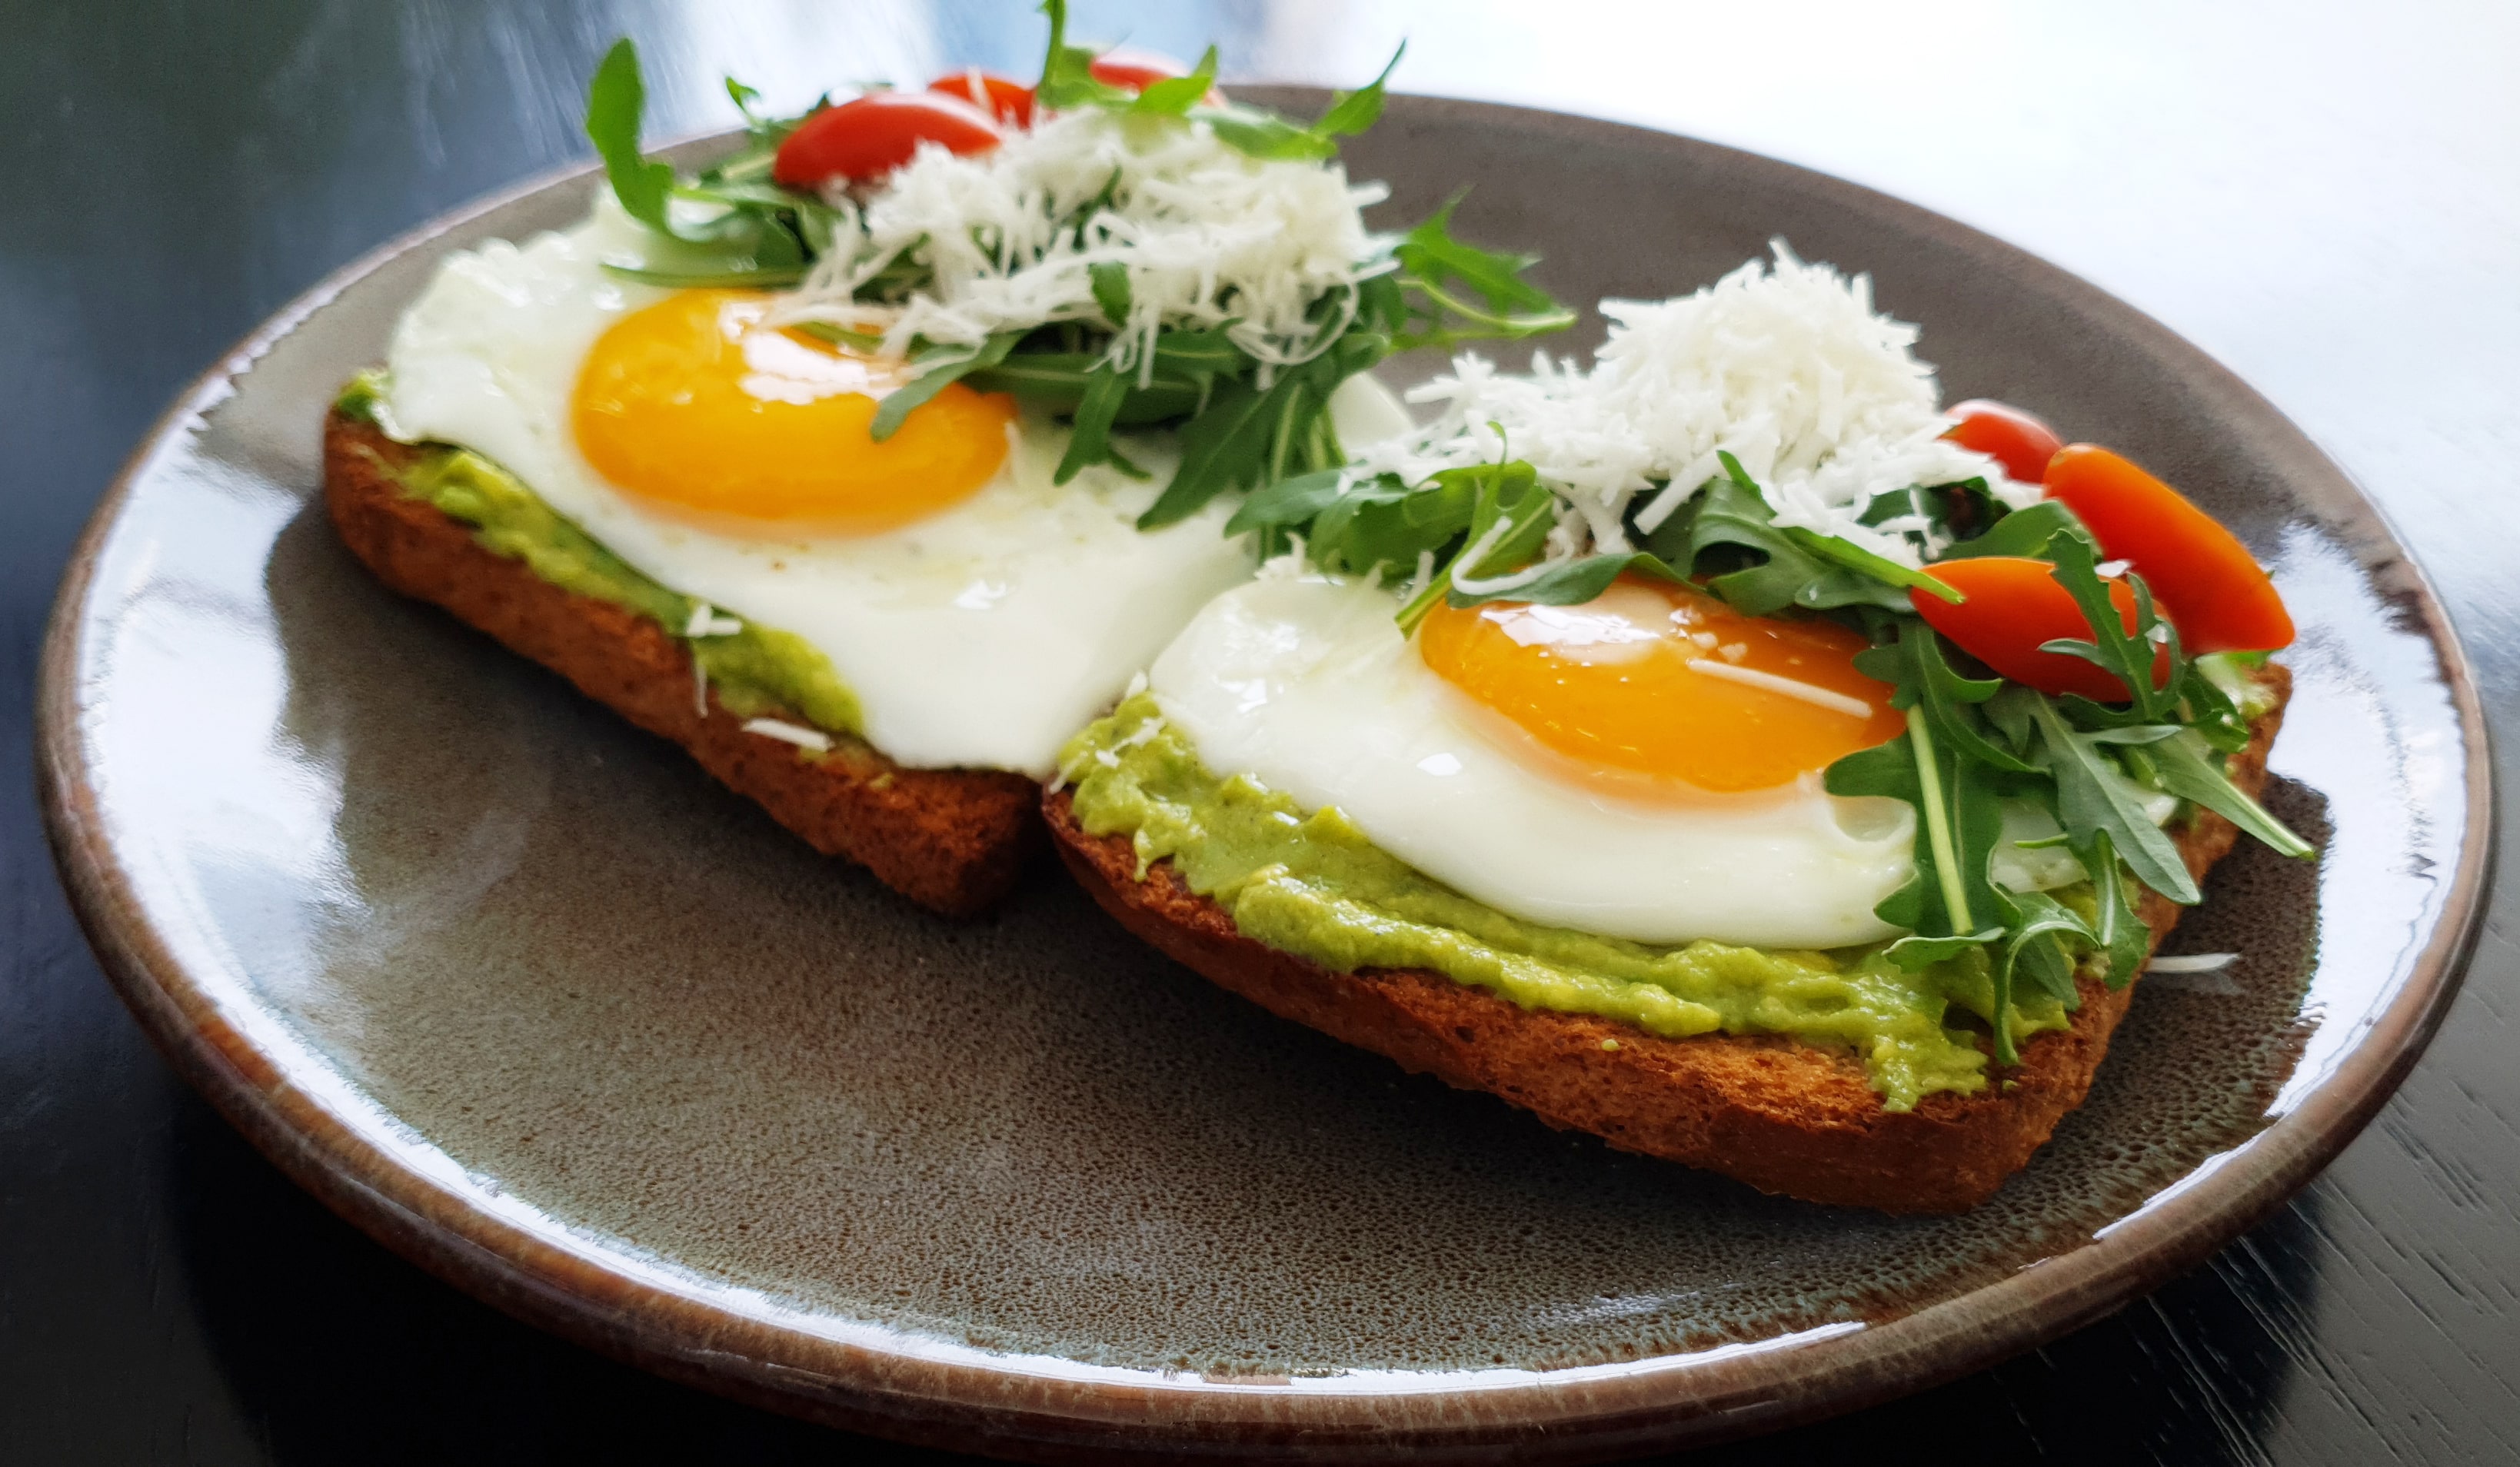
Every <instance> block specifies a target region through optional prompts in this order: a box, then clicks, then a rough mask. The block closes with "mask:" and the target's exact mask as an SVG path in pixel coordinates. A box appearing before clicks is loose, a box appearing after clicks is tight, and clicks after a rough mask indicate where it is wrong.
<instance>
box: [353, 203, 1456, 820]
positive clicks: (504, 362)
mask: <svg viewBox="0 0 2520 1467" xmlns="http://www.w3.org/2000/svg"><path fill="white" fill-rule="evenodd" d="M642 245H643V241H642V233H641V230H640V228H639V226H638V225H637V224H635V223H634V222H632V221H631V220H630V219H628V218H627V217H626V216H624V215H623V214H622V213H621V211H620V209H619V206H618V205H617V204H616V203H615V202H614V201H613V200H611V199H610V198H609V197H608V196H607V197H602V198H600V199H599V201H598V203H597V206H596V209H595V212H594V214H593V216H592V217H591V218H590V219H589V220H588V221H587V222H586V223H584V224H582V225H580V226H578V227H576V228H574V229H571V230H567V231H565V232H562V233H555V234H546V235H542V236H539V237H537V238H535V239H533V240H530V241H528V242H526V243H525V244H521V245H518V244H510V243H508V242H505V241H496V242H492V243H490V244H484V245H482V246H481V247H480V248H478V249H473V250H466V251H463V252H460V253H457V254H455V255H452V256H450V257H449V258H448V259H447V260H446V262H445V263H444V265H442V266H441V267H440V269H439V271H438V273H437V275H436V277H435V278H434V279H433V280H432V281H431V282H430V284H429V286H428V288H427V290H426V291H425V292H424V293H423V294H422V295H421V297H420V298H419V299H418V300H417V301H415V302H414V303H413V304H412V306H411V308H410V309H409V310H408V311H407V312H405V314H404V316H403V318H402V320H401V322H400V323H399V325H398V326H397V328H396V330H395V332H394V337H393V343H392V346H391V349H390V350H389V352H388V354H387V358H386V367H387V373H388V384H387V388H386V391H385V393H384V395H383V397H382V403H381V405H380V406H381V411H380V413H379V419H380V422H382V424H383V425H384V426H385V428H386V430H387V431H388V432H390V433H391V434H393V436H395V437H397V438H399V439H401V440H403V441H406V442H419V441H424V440H426V441H433V442H442V443H452V444H458V445H461V446H463V447H466V448H470V449H472V450H473V451H474V452H477V453H480V454H482V455H484V456H486V457H488V458H490V459H492V460H495V461H496V462H497V463H499V464H500V465H501V466H502V467H505V468H506V469H507V470H508V471H510V472H511V473H514V474H515V475H517V478H519V479H520V480H522V481H523V482H524V483H525V484H526V485H527V486H528V487H529V488H531V489H532V490H533V491H534V492H535V493H536V494H538V495H540V496H541V497H542V498H543V500H544V501H545V502H546V503H548V504H549V505H550V506H551V507H552V508H553V509H554V510H555V511H558V512H559V513H561V514H562V515H563V516H565V517H567V518H568V519H570V520H572V521H574V522H575V523H576V524H577V525H578V526H579V527H580V528H581V529H583V530H585V531H586V533H587V534H589V535H591V536H593V537H594V538H595V539H596V540H597V541H599V542H601V543H602V544H603V545H605V546H606V547H607V549H609V550H611V551H612V553H613V554H615V555H617V556H620V557H621V558H622V559H623V560H625V561H627V562H629V563H630V564H631V565H633V566H635V567H636V568H638V569H639V570H640V571H641V572H643V573H644V574H646V575H648V576H649V577H650V578H652V579H653V580H654V581H656V582H658V583H659V584H661V585H664V586H666V587H669V588H671V589H673V590H675V591H677V592H680V593H682V594H683V595H686V596H691V597H697V598H699V599H701V600H706V601H708V602H710V603H711V604H713V605H714V606H716V607H718V608H719V609H720V610H721V611H724V612H728V613H732V614H733V615H734V616H736V617H739V618H742V619H744V620H747V621H757V622H759V623H760V624H761V625H763V626H766V627H772V628H776V629H779V630H782V631H786V632H789V633H792V634H794V635H796V636H797V637H800V638H802V639H804V640H805V641H806V642H807V643H808V644H810V645H812V646H813V647H814V648H815V649H816V650H818V651H820V652H821V653H822V654H823V655H824V656H825V657H828V658H829V659H830V660H831V663H832V669H833V670H834V671H835V672H836V673H837V674H838V675H839V677H840V679H841V680H842V681H843V682H845V683H846V684H847V685H848V687H849V688H850V689H851V690H852V691H853V692H854V693H855V694H856V695H857V699H858V704H859V707H860V709H861V711H862V714H863V717H864V728H863V730H862V731H861V732H862V733H864V734H865V736H866V738H867V741H868V742H870V743H872V744H873V745H875V747H876V748H877V749H879V750H881V751H882V752H883V753H885V754H886V755H888V756H890V757H891V758H892V759H894V760H895V761H897V762H899V763H902V764H905V765H911V766H917V767H926V768H951V767H976V768H989V769H1008V770H1016V771H1021V772H1023V773H1026V774H1029V775H1032V776H1034V777H1036V778H1041V777H1046V776H1047V775H1048V774H1049V773H1050V772H1051V770H1052V769H1053V767H1054V766H1055V764H1056V761H1057V750H1058V747H1059V745H1060V744H1061V743H1062V742H1063V741H1065V740H1066V739H1067V738H1068V737H1069V736H1070V735H1072V734H1073V733H1075V732H1076V731H1077V730H1078V729H1080V728H1082V727H1084V725H1085V724H1086V723H1087V722H1088V721H1089V720H1090V719H1092V718H1093V717H1094V715H1095V714H1096V713H1097V712H1098V711H1100V710H1101V709H1102V708H1103V707H1105V706H1107V705H1108V704H1109V703H1110V702H1111V700H1112V699H1113V698H1114V697H1115V696H1116V695H1117V694H1118V693H1119V691H1120V689H1121V688H1122V686H1123V685H1124V684H1125V683H1126V682H1127V681H1128V680H1129V678H1130V677H1131V675H1132V674H1133V673H1134V672H1135V671H1136V670H1137V669H1139V668H1141V667H1143V666H1145V665H1146V662H1147V659H1148V658H1149V657H1151V656H1152V655H1154V653H1155V652H1156V651H1157V650H1158V649H1159V648H1161V647H1162V646H1163V645H1164V644H1165V642H1166V641H1167V640H1168V639H1170V638H1171V637H1172V635H1173V634H1174V633H1175V632H1176V631H1178V630H1179V629H1180V628H1181V626H1182V625H1183V624H1184V623H1185V622H1187V621H1188V620H1189V619H1190V617H1191V616H1192V614H1193V612H1195V611H1196V610H1197V609H1198V607H1199V606H1200V604H1201V603H1203V602H1204V601H1206V600H1208V599H1209V598H1210V597H1212V596H1214V595H1215V594H1216V593H1218V592H1220V591H1223V590H1225V589H1226V588H1228V587H1230V586H1232V585H1234V584H1236V583H1237V582H1238V581H1241V580H1243V579H1245V578H1247V577H1248V576H1249V575H1250V573H1251V560H1250V556H1249V552H1248V549H1247V546H1246V544H1245V542H1244V541H1242V540H1241V539H1239V538H1236V539H1229V538H1227V537H1226V536H1225V535H1224V534H1223V527H1224V523H1225V521H1226V519H1227V518H1228V517H1229V516H1230V515H1231V514H1232V513H1233V508H1234V507H1233V505H1232V504H1231V503H1230V502H1228V501H1227V500H1222V499H1221V500H1220V501H1218V502H1217V503H1214V504H1211V505H1209V506H1208V507H1207V508H1206V509H1204V510H1202V511H1199V512H1198V513H1196V514H1193V515H1191V516H1190V517H1189V518H1187V519H1184V520H1182V521H1180V522H1178V523H1175V524H1172V525H1168V526H1166V527H1164V528H1162V529H1159V530H1153V531H1148V532H1141V531H1140V530H1138V529H1137V528H1136V525H1135V520H1136V518H1137V516H1138V515H1139V514H1140V513H1141V512H1143V511H1145V510H1146V509H1147V507H1148V505H1150V504H1152V503H1153V502H1154V499H1155V496H1156V495H1157V494H1158V493H1160V492H1161V490H1162V488H1163V486H1164V484H1165V483H1166V482H1167V481H1168V480H1169V478H1170V476H1171V472H1172V469H1173V467H1174V466H1175V464H1176V462H1177V458H1176V455H1175V454H1174V452H1173V450H1172V448H1171V445H1170V442H1169V435H1163V434H1148V435H1138V436H1132V437H1130V438H1128V439H1127V440H1126V452H1127V453H1128V454H1129V456H1130V458H1131V459H1132V460H1134V461H1135V462H1136V463H1138V464H1140V465H1142V466H1144V467H1148V468H1149V469H1150V470H1152V477H1151V478H1149V479H1146V480H1138V479H1132V478H1129V477H1127V476H1125V475H1123V474H1120V473H1118V472H1116V471H1113V470H1112V469H1110V468H1108V467H1095V468H1089V469H1087V470H1085V471H1084V472H1083V473H1082V474H1079V475H1078V476H1077V477H1076V478H1075V479H1073V480H1071V481H1070V482H1069V483H1067V484H1064V485H1054V484H1053V483H1052V482H1051V474H1052V472H1053V470H1054V469H1055V468H1056V467H1057V463H1058V460H1059V457H1060V455H1061V454H1062V453H1063V452H1064V451H1065V448H1066V440H1067V434H1066V430H1065V429H1063V428H1061V427H1059V426H1057V424H1056V423H1054V422H1051V421H1050V420H1049V419H1047V418H1045V417H1042V416H1039V415H1034V414H1025V415H1023V416H1021V417H1020V418H1019V419H1018V421H1017V423H1016V424H1015V426H1014V427H1013V428H1012V429H1011V430H1010V438H1011V440H1012V449H1011V452H1010V453H1009V454H1008V456H1007V461H1006V464H1005V466H1004V467H1002V468H1001V469H1000V470H999V472H998V474H997V476H996V477H995V478H994V479H992V480H991V481H990V482H989V483H988V484H987V485H986V486H984V487H983V488H981V489H980V490H979V491H978V492H977V493H976V494H974V495H972V496H971V497H970V498H969V499H967V500H966V501H964V502H962V503H961V504H959V505H956V506H954V507H953V508H951V509H948V510H945V511H940V512H938V513H936V514H933V515H930V516H928V517H926V518H924V519H921V520H919V521H917V522H915V523H912V524H909V525H906V526H903V527H901V528H898V529H895V530H891V531H888V532H885V533H881V534H876V535H864V536H847V537H844V536H818V537H808V538H799V537H792V536H783V535H765V536H762V537H758V538H755V537H748V536H746V535H743V534H740V533H721V532H716V531H712V530H708V529H701V528H696V527H694V526H691V525H689V524H685V523H681V522H678V521H676V520H673V519H670V518H666V517H663V516H660V515H657V514H656V513H654V512H653V511H650V510H648V509H646V508H644V507H643V506H642V505H641V504H640V503H639V502H638V501H637V500H635V499H633V498H631V497H629V496H627V495H625V494H623V493H622V492H621V491H620V490H619V489H618V488H616V487H615V486H614V485H613V484H611V483H610V482H609V481H608V480H607V479H606V478H605V477H604V476H603V475H602V474H600V473H598V472H597V471H596V470H595V468H594V467H592V466H591V465H589V464H588V463H587V461H586V459H585V456H584V455H583V454H581V453H580V452H579V450H578V446H577V442H576V438H575V435H574V433H573V432H572V430H571V427H570V422H571V414H570V398H571V393H572V392H573V390H574V388H575V385H576V382H577V378H578V375H579V370H580V368H581V366H582V364H583V362H584V360H585V358H586V355H587V352H588V350H589V349H590V348H591V347H592V346H593V345H594V343H595V341H596V339H597V338H598V337H599V336H601V335H602V334H603V333H605V332H606V331H607V329H609V328H610V327H611V326H612V324H613V323H614V322H616V321H618V320H619V319H620V318H621V317H623V316H625V315H627V314H629V313H630V312H633V311H636V310H639V309H641V308H642V307H645V306H648V305H651V304H652V303H654V302H655V301H658V300H661V299H663V298H664V297H665V296H666V295H667V294H669V293H670V292H669V291H667V290H664V289H658V288H655V287H651V286H644V285H639V284H636V283H632V282H628V281H624V280H621V279H619V278H617V277H613V276H610V275H607V274H606V273H605V271H604V270H603V269H602V268H601V266H602V264H603V262H605V261H606V260H610V261H613V262H614V263H622V262H625V261H628V262H635V261H636V260H638V259H639V258H640V254H641V249H642ZM1333 411H1334V414H1335V415H1336V422H1337V426H1338V427H1339V429H1340V431H1341V433H1342V434H1343V435H1344V436H1346V437H1348V438H1349V440H1350V441H1352V442H1362V441H1368V440H1370V439H1372V438H1374V437H1379V436H1382V435H1384V434H1387V433H1389V432H1392V431H1396V430H1399V429H1401V428H1405V427H1406V426H1407V418H1406V415H1405V414H1404V413H1403V412H1402V411H1401V410H1400V409H1399V407H1398V405H1397V403H1396V402H1395V401H1394V400H1393V399H1392V398H1391V396H1390V394H1389V393H1387V392H1385V391H1383V390H1382V389H1380V388H1379V387H1377V386H1375V385H1373V383H1372V382H1371V381H1370V379H1367V378H1356V379H1353V380H1352V381H1351V383H1350V385H1349V386H1348V387H1347V388H1343V389H1342V391H1341V393H1340V395H1339V398H1338V400H1337V401H1336V402H1334V404H1333Z"/></svg>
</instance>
